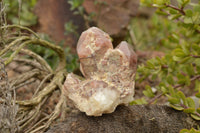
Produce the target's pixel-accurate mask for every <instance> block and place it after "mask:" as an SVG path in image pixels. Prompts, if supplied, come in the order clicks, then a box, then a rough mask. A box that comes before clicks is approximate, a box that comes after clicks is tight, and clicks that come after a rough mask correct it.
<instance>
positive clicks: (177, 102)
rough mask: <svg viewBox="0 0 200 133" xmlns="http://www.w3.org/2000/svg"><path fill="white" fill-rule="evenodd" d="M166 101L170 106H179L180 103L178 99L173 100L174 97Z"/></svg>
mask: <svg viewBox="0 0 200 133" xmlns="http://www.w3.org/2000/svg"><path fill="white" fill-rule="evenodd" d="M168 101H169V103H171V104H179V103H180V100H179V99H178V98H174V97H172V98H169V99H168Z"/></svg>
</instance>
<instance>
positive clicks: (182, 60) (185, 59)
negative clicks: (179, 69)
mask: <svg viewBox="0 0 200 133" xmlns="http://www.w3.org/2000/svg"><path fill="white" fill-rule="evenodd" d="M191 59H192V57H191V56H188V57H185V58H182V59H180V60H179V61H180V63H181V64H184V63H189V62H190V61H191Z"/></svg>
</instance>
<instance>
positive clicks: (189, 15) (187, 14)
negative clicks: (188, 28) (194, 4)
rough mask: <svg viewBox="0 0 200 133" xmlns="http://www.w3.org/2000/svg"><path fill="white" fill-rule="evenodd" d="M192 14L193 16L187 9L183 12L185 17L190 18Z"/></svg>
mask: <svg viewBox="0 0 200 133" xmlns="http://www.w3.org/2000/svg"><path fill="white" fill-rule="evenodd" d="M192 14H193V12H192V10H191V9H187V10H186V11H185V15H186V16H187V17H192Z"/></svg>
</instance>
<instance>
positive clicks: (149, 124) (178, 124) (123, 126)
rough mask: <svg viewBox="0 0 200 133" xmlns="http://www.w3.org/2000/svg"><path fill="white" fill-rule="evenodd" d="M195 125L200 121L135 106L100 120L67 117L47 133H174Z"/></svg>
mask: <svg viewBox="0 0 200 133" xmlns="http://www.w3.org/2000/svg"><path fill="white" fill-rule="evenodd" d="M198 125H200V121H195V120H194V119H192V118H191V117H190V116H189V115H188V114H186V113H184V112H182V111H177V110H174V109H172V108H170V107H168V106H165V105H151V106H149V105H135V106H129V107H126V106H119V107H117V109H116V110H115V112H113V113H111V114H104V115H102V116H100V117H91V116H86V115H85V113H81V112H79V113H70V114H69V115H68V117H67V118H66V120H65V121H63V122H60V123H57V124H56V125H54V126H52V127H51V128H50V129H49V130H48V131H47V133H178V132H179V131H180V130H181V129H183V128H186V129H190V128H192V127H193V128H197V126H198Z"/></svg>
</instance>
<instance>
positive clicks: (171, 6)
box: [165, 4, 185, 15]
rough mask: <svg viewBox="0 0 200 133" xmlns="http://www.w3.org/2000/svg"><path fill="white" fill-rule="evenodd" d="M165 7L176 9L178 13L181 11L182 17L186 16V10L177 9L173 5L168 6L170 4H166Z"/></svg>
mask: <svg viewBox="0 0 200 133" xmlns="http://www.w3.org/2000/svg"><path fill="white" fill-rule="evenodd" d="M165 6H166V7H170V8H172V9H175V10H177V11H179V12H180V13H181V14H182V15H185V12H184V10H183V8H181V9H180V8H178V7H175V6H173V5H168V4H165Z"/></svg>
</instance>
